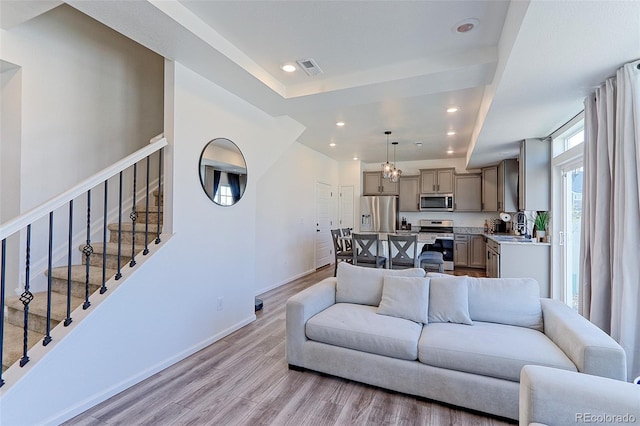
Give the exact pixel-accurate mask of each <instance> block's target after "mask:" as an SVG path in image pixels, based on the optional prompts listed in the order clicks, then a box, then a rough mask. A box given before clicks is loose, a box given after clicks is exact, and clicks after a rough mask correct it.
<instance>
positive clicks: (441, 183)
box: [420, 168, 455, 194]
mask: <svg viewBox="0 0 640 426" xmlns="http://www.w3.org/2000/svg"><path fill="white" fill-rule="evenodd" d="M454 171H455V169H453V168H450V169H424V170H420V192H421V193H422V194H452V193H453V192H454V182H453V176H454Z"/></svg>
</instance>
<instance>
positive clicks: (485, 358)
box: [418, 321, 577, 382]
mask: <svg viewBox="0 0 640 426" xmlns="http://www.w3.org/2000/svg"><path fill="white" fill-rule="evenodd" d="M418 354H419V357H418V359H419V360H420V362H422V363H423V364H428V365H432V366H434V367H441V368H446V369H449V370H458V371H464V372H467V373H474V374H480V375H483V376H489V377H495V378H499V379H505V380H511V381H514V382H518V381H519V380H520V370H521V369H522V367H523V366H525V365H527V364H534V365H543V366H548V367H556V368H561V369H564V370H570V371H577V369H576V366H575V365H574V364H573V363H572V362H571V360H570V359H569V358H568V357H567V356H566V355H565V354H564V352H562V350H560V348H558V347H557V346H556V345H555V343H553V342H552V341H551V339H549V338H548V337H547V336H545V335H544V334H543V333H541V332H539V331H536V330H532V329H530V328H525V327H516V326H512V325H504V324H494V323H488V322H480V321H476V322H474V326H473V327H469V326H466V325H463V324H445V323H429V324H427V325H425V326H424V329H423V331H422V335H421V336H420V341H419V343H418Z"/></svg>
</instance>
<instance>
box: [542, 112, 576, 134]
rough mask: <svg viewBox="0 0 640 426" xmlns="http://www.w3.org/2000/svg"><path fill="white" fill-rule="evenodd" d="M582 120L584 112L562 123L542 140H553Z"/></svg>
mask: <svg viewBox="0 0 640 426" xmlns="http://www.w3.org/2000/svg"><path fill="white" fill-rule="evenodd" d="M583 118H584V110H582V111H580V112H579V113H577V114H576V115H575V116H573V118H571V119H570V120H569V121H567V122H566V123H564V124H563V125H562V126H560V127H558V128H557V129H556V130H554V131H553V132H551V133H550V134H549V135H548V136H547V137H546V138H544V139H555V138H556V137H558V136H559V135H561V134H562V133H564V132H565V131H566V130H567V129H569V128H570V127H572V126H574V125H575V124H576V123H577V122H578V121H580V120H582V119H583Z"/></svg>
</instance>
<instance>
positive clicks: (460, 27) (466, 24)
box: [453, 18, 480, 34]
mask: <svg viewBox="0 0 640 426" xmlns="http://www.w3.org/2000/svg"><path fill="white" fill-rule="evenodd" d="M479 22H480V21H478V20H477V19H475V18H468V19H464V20H462V21H460V22H458V23H457V24H456V25H454V27H453V30H454V32H456V33H458V34H467V33H469V32H471V30H473V29H474V28H475V27H476V26H477V25H478V23H479Z"/></svg>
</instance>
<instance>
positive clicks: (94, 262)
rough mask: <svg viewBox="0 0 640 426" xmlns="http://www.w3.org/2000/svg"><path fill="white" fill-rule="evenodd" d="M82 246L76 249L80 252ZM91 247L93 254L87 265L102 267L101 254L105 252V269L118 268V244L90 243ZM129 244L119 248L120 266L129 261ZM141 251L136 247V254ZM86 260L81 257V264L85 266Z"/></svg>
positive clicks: (84, 257)
mask: <svg viewBox="0 0 640 426" xmlns="http://www.w3.org/2000/svg"><path fill="white" fill-rule="evenodd" d="M83 247H84V244H83V245H81V246H79V247H78V249H79V250H80V252H82V248H83ZM91 247H93V254H92V255H91V256H89V265H91V266H99V267H102V254H103V253H104V252H105V250H106V252H107V268H108V269H117V268H118V243H107V244H106V246H105V244H104V243H91ZM131 248H132V247H131V244H124V243H123V244H121V247H120V265H121V266H124V265H125V264H127V263H128V262H129V261H130V260H131ZM139 251H142V248H140V246H137V247H136V252H139ZM86 263H87V258H86V256H82V264H83V265H86Z"/></svg>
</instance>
